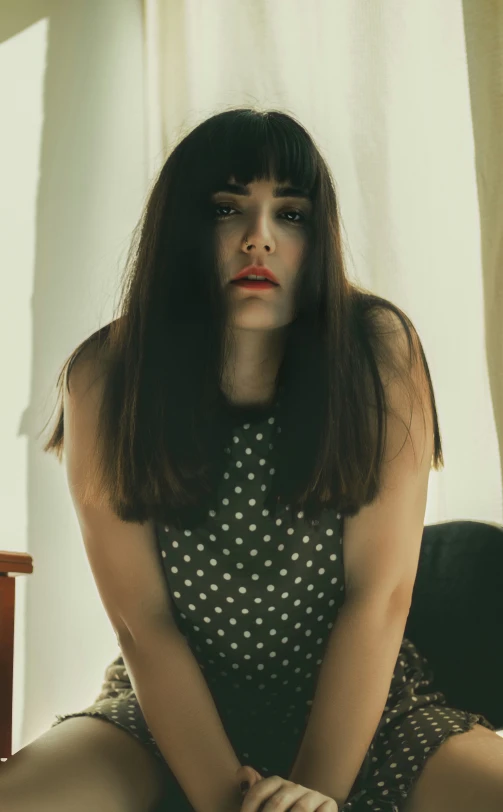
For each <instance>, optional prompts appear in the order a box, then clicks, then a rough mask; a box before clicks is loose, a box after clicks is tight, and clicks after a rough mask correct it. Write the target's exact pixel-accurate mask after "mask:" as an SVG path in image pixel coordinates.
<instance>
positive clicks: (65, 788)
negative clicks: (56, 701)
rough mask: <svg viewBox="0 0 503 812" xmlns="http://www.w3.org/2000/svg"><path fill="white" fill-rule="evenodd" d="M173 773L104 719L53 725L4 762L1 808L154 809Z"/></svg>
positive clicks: (26, 811) (54, 811) (38, 811)
mask: <svg viewBox="0 0 503 812" xmlns="http://www.w3.org/2000/svg"><path fill="white" fill-rule="evenodd" d="M168 775H170V772H169V770H167V769H166V765H163V764H162V763H161V762H160V761H159V759H157V758H156V757H155V756H154V755H153V754H152V753H150V752H149V751H148V750H147V748H146V747H145V746H144V745H143V744H142V743H141V742H140V741H138V740H137V739H135V738H134V737H133V736H131V735H130V734H129V733H127V732H126V731H124V730H122V729H121V728H119V727H117V726H116V725H113V724H111V723H110V722H107V721H105V720H103V719H97V718H95V717H89V716H80V717H75V718H72V719H67V720H66V721H64V722H61V723H60V724H59V725H56V726H55V727H52V728H50V729H49V730H47V731H46V732H45V733H43V734H42V735H41V736H39V737H38V738H37V739H35V740H34V741H32V742H30V744H28V745H26V746H25V747H23V748H22V749H21V750H18V752H17V753H15V754H14V755H13V756H11V758H10V759H8V760H7V761H5V762H3V763H2V764H1V765H0V798H1V799H2V804H1V808H2V812H60V810H61V812H68V810H69V809H71V810H72V812H89V810H90V809H99V810H100V812H154V810H156V808H157V807H158V805H159V803H160V802H161V801H162V799H163V798H165V797H166V796H165V792H166V789H167V787H168V783H167V776H168Z"/></svg>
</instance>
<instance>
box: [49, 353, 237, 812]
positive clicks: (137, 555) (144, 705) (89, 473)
mask: <svg viewBox="0 0 503 812" xmlns="http://www.w3.org/2000/svg"><path fill="white" fill-rule="evenodd" d="M103 381H104V372H103V368H102V367H101V366H99V362H98V359H97V358H96V356H90V355H89V353H88V354H87V355H86V354H85V353H83V354H82V355H81V356H79V357H78V358H77V360H76V362H75V363H74V365H73V367H72V371H71V375H70V380H69V389H70V392H68V390H67V387H66V382H65V387H64V392H65V395H64V397H65V400H64V436H65V461H66V471H67V478H68V484H69V488H70V493H71V496H72V501H73V503H74V506H75V510H76V514H77V518H78V521H79V525H80V528H81V532H82V538H83V541H84V545H85V549H86V553H87V557H88V560H89V564H90V567H91V570H92V573H93V576H94V579H95V581H96V585H97V588H98V592H99V594H100V597H101V600H102V603H103V606H104V608H105V611H106V612H107V615H108V617H109V619H110V622H111V624H112V626H113V628H114V631H115V634H116V637H117V640H118V642H119V645H120V647H121V651H122V654H123V657H124V662H125V664H126V666H127V670H128V673H129V677H130V680H131V684H132V686H133V688H134V691H135V693H136V696H137V698H138V701H139V704H140V708H141V710H142V713H143V715H144V717H145V720H146V722H147V725H148V727H149V728H150V730H151V732H152V735H153V736H154V738H155V740H156V742H157V745H158V747H159V749H160V751H161V752H162V754H163V756H164V758H165V760H166V762H167V764H168V765H169V767H170V769H171V770H172V772H173V773H174V775H175V777H176V779H177V780H178V782H179V784H180V786H181V787H182V789H183V791H184V793H185V795H186V796H187V798H188V800H189V802H190V804H191V805H192V807H193V808H194V810H195V812H225V810H230V812H237V810H239V809H240V806H241V795H240V792H239V787H238V786H237V780H236V771H237V770H238V769H239V767H240V762H239V760H238V758H237V756H236V754H235V752H234V749H233V747H232V745H231V743H230V741H229V739H228V737H227V734H226V732H225V729H224V727H223V724H222V722H221V719H220V716H219V714H218V711H217V708H216V705H215V702H214V700H213V697H212V695H211V693H210V691H209V688H208V686H207V684H206V681H205V679H204V677H203V674H202V672H201V670H200V668H199V665H198V663H197V661H196V659H195V657H194V656H193V654H192V651H191V650H190V647H189V645H188V643H187V641H186V640H185V638H184V636H183V635H182V634H181V632H180V631H179V629H178V627H177V625H176V623H175V620H174V618H173V613H172V609H171V599H170V596H169V591H168V589H167V585H166V581H165V577H164V573H163V571H162V565H161V563H160V559H159V556H158V552H157V549H156V538H155V530H154V526H153V524H152V522H145V524H143V525H141V524H137V523H131V522H123V521H121V520H120V519H119V518H118V517H117V515H116V514H115V513H114V512H113V511H112V510H111V509H110V508H109V507H107V506H104V505H103V504H99V505H98V504H97V503H96V502H94V501H91V503H89V501H88V500H84V498H83V494H84V493H85V492H86V485H87V484H88V483H89V482H91V481H93V480H92V477H94V476H96V465H95V459H96V455H95V453H94V449H95V444H96V427H97V418H98V413H99V405H100V402H101V396H102V392H103Z"/></svg>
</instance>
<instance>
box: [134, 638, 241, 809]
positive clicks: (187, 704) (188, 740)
mask: <svg viewBox="0 0 503 812" xmlns="http://www.w3.org/2000/svg"><path fill="white" fill-rule="evenodd" d="M119 642H120V645H121V650H122V654H123V657H124V662H125V663H126V666H127V670H128V673H129V676H130V679H131V684H132V685H133V688H134V690H135V693H136V696H137V697H138V701H139V704H140V707H141V709H142V712H143V715H144V717H145V719H146V722H147V724H148V727H149V729H150V730H151V731H152V735H153V737H154V739H155V740H156V742H157V745H158V747H159V749H160V751H161V753H162V754H163V756H164V758H165V759H166V762H167V763H168V764H169V767H170V769H171V770H172V771H173V773H174V775H175V777H176V779H177V781H178V783H179V784H180V786H181V787H182V789H183V791H184V793H185V795H186V796H187V798H188V800H189V802H190V804H191V805H192V807H193V808H194V809H195V810H196V812H226V810H228V812H238V810H239V809H240V807H241V800H242V797H241V793H240V791H239V785H238V780H237V777H236V772H237V770H238V769H239V767H240V766H241V764H240V761H239V759H238V757H237V756H236V754H235V752H234V749H233V747H232V745H231V743H230V741H229V739H228V737H227V734H226V732H225V729H224V727H223V724H222V722H221V719H220V716H219V714H218V711H217V708H216V706H215V702H214V700H213V697H212V695H211V693H210V690H209V688H208V686H207V684H206V681H205V679H204V676H203V674H202V673H201V670H200V668H199V665H198V663H197V661H196V659H195V657H194V655H193V654H192V651H191V650H190V647H189V645H188V643H187V641H186V640H185V638H184V637H183V635H182V634H181V633H180V632H179V631H177V630H175V629H174V628H171V629H165V630H151V631H150V632H145V634H143V635H142V636H141V637H140V638H138V640H137V641H136V642H135V641H133V639H132V638H131V637H129V638H128V637H127V636H124V635H123V636H122V637H121V638H120V640H119Z"/></svg>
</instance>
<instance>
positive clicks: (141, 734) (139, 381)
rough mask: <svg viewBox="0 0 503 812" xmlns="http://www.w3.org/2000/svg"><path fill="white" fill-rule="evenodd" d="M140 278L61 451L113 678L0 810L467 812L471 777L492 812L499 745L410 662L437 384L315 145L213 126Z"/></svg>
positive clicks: (154, 205)
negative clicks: (360, 249)
mask: <svg viewBox="0 0 503 812" xmlns="http://www.w3.org/2000/svg"><path fill="white" fill-rule="evenodd" d="M127 271H128V272H127V274H126V277H125V279H124V284H123V295H122V297H121V302H120V305H119V309H118V312H117V314H116V318H114V320H113V321H112V322H111V323H110V324H107V325H106V326H105V327H104V328H102V329H101V330H99V331H98V332H97V333H95V334H93V335H92V336H91V337H90V338H89V339H87V340H86V341H85V342H84V343H83V344H82V345H80V346H79V347H77V349H76V350H75V352H73V353H72V355H71V357H70V358H69V359H67V361H66V363H65V365H64V368H63V370H62V372H61V375H60V378H59V386H60V393H61V399H62V402H61V403H60V413H59V417H58V422H57V425H56V428H55V430H54V432H53V434H52V436H51V437H50V439H49V441H48V442H47V444H46V446H45V449H44V450H46V451H52V452H56V453H57V455H58V458H59V459H61V457H62V451H63V439H64V451H65V459H66V469H67V474H68V481H69V484H70V489H71V494H72V498H73V501H74V504H75V508H76V512H77V516H78V519H79V523H80V526H81V529H82V536H83V540H84V544H85V548H86V552H87V554H88V558H89V562H90V566H91V568H92V571H93V574H94V577H95V579H96V584H97V587H98V589H99V592H100V595H101V598H102V600H103V604H104V607H105V609H106V611H107V613H108V616H109V618H110V622H111V623H112V625H113V628H114V630H115V633H116V635H117V640H118V643H119V646H120V654H119V656H118V657H117V658H116V659H115V660H114V661H113V663H111V664H110V666H109V667H108V669H107V671H106V676H105V681H104V684H103V686H102V691H101V693H100V694H99V696H98V697H97V698H96V701H95V702H94V703H93V704H92V705H91V706H90V707H88V708H86V709H84V710H81V711H79V712H76V713H71V714H67V715H65V716H58V717H57V719H56V721H55V722H54V724H53V726H52V727H51V729H50V730H49V731H47V732H46V733H45V734H44V735H43V736H42V737H41V738H40V739H38V740H36V741H35V742H32V743H31V744H30V745H28V746H27V747H25V748H23V749H22V750H21V751H19V753H16V754H15V755H14V756H13V758H12V759H11V760H10V761H9V762H7V763H6V765H4V766H3V767H2V770H1V771H0V790H1V792H0V794H2V797H3V799H4V806H3V809H4V810H5V812H14V811H15V810H21V809H22V810H23V812H31V810H37V812H44V810H46V809H47V810H49V809H50V810H51V812H58V810H60V809H61V810H65V812H66V810H67V809H69V808H71V809H72V812H79V810H82V812H84V810H86V812H87V810H88V809H89V808H90V807H93V808H97V809H100V812H112V810H122V811H123V810H131V811H132V812H133V810H134V811H135V812H140V810H147V809H151V808H153V807H154V805H156V804H157V805H159V804H160V805H161V806H160V808H165V809H169V810H170V812H172V811H173V810H180V812H182V810H190V809H195V810H196V812H227V811H228V812H238V810H239V809H240V807H241V805H242V808H243V812H256V811H258V810H259V809H263V810H265V812H272V810H274V812H286V810H295V812H300V810H302V812H306V810H308V812H314V810H317V809H322V810H323V811H324V812H334V810H337V809H339V812H341V810H344V812H346V810H351V812H362V811H363V810H365V812H368V810H375V812H379V811H380V810H381V811H382V812H384V811H385V810H386V812H411V810H413V812H433V809H435V810H436V809H440V806H439V804H440V805H441V808H442V812H450V810H454V809H456V811H457V812H461V810H462V809H463V810H465V809H466V810H467V809H468V808H470V809H472V806H471V802H470V807H468V806H467V805H466V803H465V800H466V797H468V794H467V792H466V781H465V783H464V784H463V782H462V778H463V776H466V775H468V776H469V778H470V780H471V781H472V784H471V786H472V787H473V786H475V785H476V788H477V791H479V790H480V792H481V793H483V792H485V793H486V795H485V796H484V795H480V794H479V795H478V796H477V798H478V799H479V801H480V799H481V798H486V799H488V800H487V805H486V806H483V805H482V803H479V805H478V806H477V808H478V809H480V810H481V812H482V811H483V812H489V810H490V809H491V810H492V809H496V806H489V802H490V799H492V798H493V797H494V798H496V792H497V790H498V786H497V778H495V777H494V776H495V775H496V772H495V771H494V770H493V776H492V778H491V780H489V781H488V771H487V769H486V771H485V773H484V771H483V768H482V766H481V762H480V759H478V758H477V757H476V756H475V754H476V753H479V752H481V751H480V747H481V746H482V747H484V746H486V747H488V748H489V750H490V749H491V748H493V749H494V748H496V747H497V746H498V745H499V743H500V739H499V738H498V737H497V735H496V734H495V733H494V728H493V727H492V725H491V724H490V723H489V722H488V721H487V720H486V719H485V718H483V717H482V716H480V715H477V714H474V713H471V712H470V711H469V710H468V709H453V708H447V707H446V706H445V698H444V696H443V695H442V694H440V693H434V692H431V691H430V690H429V689H430V686H431V683H432V674H431V673H430V669H429V667H428V664H427V662H426V661H425V659H424V658H423V657H422V656H421V654H420V653H419V652H418V651H417V650H416V649H415V647H414V645H413V644H412V643H411V642H410V641H408V640H407V639H405V638H404V637H403V635H404V629H405V623H406V619H407V614H408V611H409V607H410V602H411V596H412V589H413V585H414V580H415V576H416V571H417V565H418V559H419V550H420V543H421V538H422V531H423V522H424V511H425V504H426V494H427V484H428V476H429V472H430V470H431V467H432V465H433V467H434V468H435V469H436V470H438V469H439V467H440V466H441V465H442V464H443V460H442V450H441V441H440V434H439V427H438V420H437V413H436V408H435V398H434V393H433V389H432V384H431V379H430V374H429V371H428V365H427V362H426V358H425V356H424V352H423V349H422V346H421V342H420V340H419V337H418V335H417V332H416V331H415V329H414V327H413V325H412V323H411V321H410V319H409V318H408V317H407V316H406V315H405V314H404V313H403V312H402V311H401V310H400V309H399V308H398V307H396V306H395V305H393V304H391V303H390V302H389V301H387V300H385V299H382V298H380V297H378V296H375V295H372V294H371V293H370V292H369V291H366V290H364V289H362V288H361V287H358V286H357V285H355V284H353V283H351V282H350V281H349V279H348V276H347V274H346V271H345V267H344V259H343V252H342V244H341V234H340V225H339V212H338V206H337V202H336V196H335V192H334V186H333V181H332V179H331V176H330V172H329V170H328V167H327V165H326V163H325V162H324V160H323V158H322V157H321V155H320V152H319V150H318V149H317V147H316V146H315V144H314V142H313V140H312V138H311V137H310V136H309V134H308V133H307V132H306V131H305V129H304V128H303V127H302V126H301V125H300V124H299V123H298V122H297V121H295V120H294V119H293V118H292V117H290V116H288V115H285V114H284V113H280V112H268V113H263V112H257V111H254V110H249V109H237V110H229V111H226V112H223V113H220V114H218V115H215V116H213V117H212V118H210V119H208V120H206V121H204V122H203V123H202V124H200V125H199V126H198V127H196V128H195V129H194V130H193V131H192V132H190V133H189V135H187V137H185V138H184V139H183V140H182V141H181V142H180V143H179V144H178V146H177V147H176V148H175V149H174V151H173V152H172V154H171V155H170V156H169V158H168V160H167V161H166V164H165V165H164V167H163V169H162V171H161V172H160V174H159V177H158V179H157V180H156V183H155V185H154V187H153V190H152V192H151V195H150V198H149V201H148V204H147V206H146V210H145V213H144V217H143V220H142V222H141V229H140V230H139V240H138V241H134V246H133V247H132V250H131V253H130V257H129V259H128V263H127ZM238 274H241V279H242V278H243V275H246V276H247V277H249V276H251V279H248V281H247V282H241V283H239V282H236V280H235V277H236V275H238ZM257 277H264V278H265V279H263V280H262V281H257ZM267 280H269V281H267ZM63 721H65V722H66V724H61V723H62V722H63ZM104 722H108V723H109V724H104ZM459 733H463V734H464V735H463V736H458V735H456V734H459ZM461 740H463V743H464V746H463V747H462V748H458V749H456V748H452V747H450V745H451V744H452V743H454V742H456V741H461ZM495 740H497V741H495ZM440 745H442V747H441V746H440ZM436 751H438V752H436ZM444 754H445V755H444ZM467 765H468V766H467ZM470 765H471V766H470ZM456 770H457V771H456ZM418 779H419V780H418ZM243 780H245V781H246V780H248V783H249V784H251V787H250V789H249V790H248V792H246V794H245V796H244V798H242V797H241V794H240V792H239V786H240V783H241V782H242V781H243ZM477 781H478V782H479V783H478V784H474V783H473V782H477ZM460 782H461V783H460ZM488 786H489V788H490V789H487V788H488ZM460 787H461V790H460ZM460 793H461V794H460ZM490 793H492V795H490ZM472 800H473V799H472ZM499 802H501V794H500V795H499V801H498V803H499ZM463 803H465V805H463ZM5 804H7V805H5ZM432 804H433V805H432ZM434 804H437V805H436V806H434ZM459 804H460V805H459ZM156 808H158V807H157V806H156ZM498 808H499V807H498Z"/></svg>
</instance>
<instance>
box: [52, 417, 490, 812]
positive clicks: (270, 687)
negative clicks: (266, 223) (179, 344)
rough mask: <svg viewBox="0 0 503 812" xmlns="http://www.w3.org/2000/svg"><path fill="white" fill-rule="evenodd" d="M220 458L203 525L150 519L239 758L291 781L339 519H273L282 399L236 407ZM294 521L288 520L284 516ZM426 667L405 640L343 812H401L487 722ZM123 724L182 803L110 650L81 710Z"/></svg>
mask: <svg viewBox="0 0 503 812" xmlns="http://www.w3.org/2000/svg"><path fill="white" fill-rule="evenodd" d="M230 414H231V417H232V418H233V429H232V431H231V433H230V442H229V444H228V447H227V448H226V449H225V454H226V464H225V466H224V472H223V476H222V479H221V482H220V483H219V486H218V488H217V492H216V494H215V499H214V505H213V507H212V508H211V509H210V510H209V512H208V516H207V520H206V522H204V525H203V526H200V527H198V528H197V529H196V530H188V529H186V530H184V529H178V528H175V527H174V526H173V527H171V526H162V525H157V528H156V529H157V537H158V543H159V550H160V560H161V561H162V564H163V566H164V571H165V576H166V581H167V585H168V588H169V591H170V595H171V599H172V602H173V608H174V612H175V619H176V622H177V624H178V627H179V628H180V630H181V632H182V633H183V635H184V636H185V638H186V639H187V641H188V643H189V645H190V647H191V650H192V652H193V654H194V656H195V658H196V660H197V662H198V664H199V667H200V669H201V671H202V673H203V674H204V677H205V680H206V682H207V685H208V687H209V689H210V691H211V693H212V696H213V699H214V701H215V704H216V706H217V709H218V711H219V714H220V717H221V719H222V722H223V724H224V727H225V729H226V732H227V735H228V736H229V739H230V741H231V743H232V745H233V747H234V749H235V751H236V755H237V756H238V758H239V760H240V762H241V764H250V765H251V766H253V767H254V768H255V769H256V770H258V771H259V772H260V773H261V775H263V776H264V778H267V777H268V776H270V775H282V776H283V777H285V778H288V773H289V769H290V767H291V766H292V764H293V761H294V759H295V756H296V754H297V751H298V748H299V746H300V744H301V741H302V734H303V732H304V729H305V726H306V723H307V720H308V718H309V712H310V707H311V704H312V701H313V697H314V692H315V688H316V681H317V676H318V672H319V668H320V666H321V663H322V661H323V653H324V650H325V646H326V644H327V641H328V638H329V636H330V631H331V629H332V628H333V625H334V623H335V621H336V619H337V615H338V612H339V609H340V607H341V606H342V604H343V603H344V597H345V583H344V561H343V549H342V537H343V517H342V516H341V515H340V514H337V513H335V512H334V511H333V510H331V509H330V510H325V511H322V513H321V515H320V518H319V521H318V523H315V524H314V525H313V524H312V523H311V522H307V521H306V520H305V519H304V516H303V513H302V512H298V513H297V514H295V515H294V516H293V517H292V516H291V512H290V510H289V509H288V507H285V508H284V510H283V511H282V509H281V508H279V509H278V511H277V514H276V517H275V518H274V519H273V518H272V517H271V516H270V515H269V512H268V510H267V509H266V508H265V507H264V498H265V495H266V493H267V490H268V486H269V484H270V482H271V478H272V477H273V476H274V473H275V471H274V468H273V467H271V465H270V464H269V463H268V458H269V457H270V452H271V451H272V449H273V448H274V441H275V436H276V433H277V432H280V431H281V428H280V426H279V425H278V421H277V402H276V403H275V404H273V405H272V406H270V407H269V408H268V409H264V408H263V407H256V408H244V407H232V408H231V409H230ZM292 518H293V521H292ZM432 680H433V675H432V674H431V671H430V668H429V665H428V663H427V661H426V660H425V658H424V657H422V656H421V655H420V653H419V652H418V651H417V649H416V648H415V647H414V645H413V644H412V643H411V642H410V641H408V640H407V639H406V638H404V640H403V642H402V645H401V648H400V652H399V655H398V658H397V662H396V666H395V669H394V673H393V678H392V681H391V685H390V691H389V694H388V699H387V704H386V707H385V709H384V714H383V716H382V718H381V721H380V723H379V725H378V728H377V730H376V733H375V735H374V738H373V740H372V743H371V745H370V748H369V750H368V752H367V754H366V757H365V759H364V762H363V764H362V766H361V769H360V771H359V773H358V776H357V778H356V780H355V783H354V785H353V787H352V789H351V792H350V794H349V796H348V798H347V800H346V803H345V804H344V806H343V807H341V808H340V810H339V812H349V811H350V810H351V812H363V811H364V810H365V812H368V810H372V812H402V810H403V809H404V806H405V803H406V799H407V797H408V795H409V793H410V790H411V787H412V785H413V783H414V782H415V781H416V779H417V778H418V776H419V775H420V772H421V770H422V768H423V767H424V765H425V762H426V760H427V759H428V758H429V756H431V755H432V754H433V753H434V752H435V750H436V749H437V748H438V747H439V745H440V744H441V743H442V742H443V741H445V739H446V738H448V737H449V736H451V735H455V734H457V733H462V732H464V731H467V730H470V729H471V728H472V727H473V726H474V725H475V724H476V723H479V724H482V725H484V726H485V727H487V728H489V729H490V730H495V728H494V727H493V726H492V725H491V724H490V722H488V721H487V719H485V718H484V717H483V716H481V715H480V714H476V713H470V712H468V711H464V710H457V709H454V708H448V707H446V706H445V698H444V696H443V694H441V693H438V692H437V693H433V692H429V690H428V688H429V686H430V685H431V683H432ZM72 716H73V717H75V716H97V717H98V718H102V719H105V720H107V721H110V722H112V723H114V724H116V725H118V726H119V727H121V728H123V729H124V730H127V731H128V732H129V733H130V734H131V735H133V736H135V737H136V738H137V739H139V740H140V741H141V742H143V744H144V745H145V746H146V747H148V748H149V749H150V750H151V751H152V752H153V754H154V755H155V756H156V757H157V758H159V759H160V760H161V761H162V762H163V764H164V766H165V769H166V775H167V791H166V808H168V806H169V808H170V809H171V810H173V809H176V810H177V812H178V810H183V812H185V810H187V812H190V810H191V806H190V804H189V802H188V800H187V798H186V796H185V794H184V793H183V792H182V790H181V787H180V785H179V784H178V782H177V781H176V779H175V777H174V776H173V774H172V773H171V771H170V770H169V768H168V766H167V764H166V762H165V761H164V759H163V756H162V754H161V753H160V751H159V749H158V747H157V745H156V743H155V741H154V739H153V736H152V734H151V732H150V730H149V728H148V726H147V724H146V721H145V719H144V717H143V715H142V712H141V709H140V707H139V705H138V701H137V699H136V696H135V694H134V691H133V689H132V687H131V683H130V680H129V677H128V674H127V671H126V668H125V665H124V661H123V659H122V656H121V655H119V656H118V657H117V658H116V659H115V660H114V661H113V662H112V663H111V664H110V666H109V667H108V668H107V670H106V673H105V680H104V683H103V685H102V691H101V693H100V695H99V696H98V697H97V698H96V700H95V702H94V703H93V704H92V705H91V706H89V707H88V708H86V709H85V710H83V711H80V712H78V713H71V714H67V715H64V716H57V717H56V721H55V722H54V723H53V726H55V725H57V724H59V723H60V722H62V721H64V720H65V719H67V718H71V717H72Z"/></svg>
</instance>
